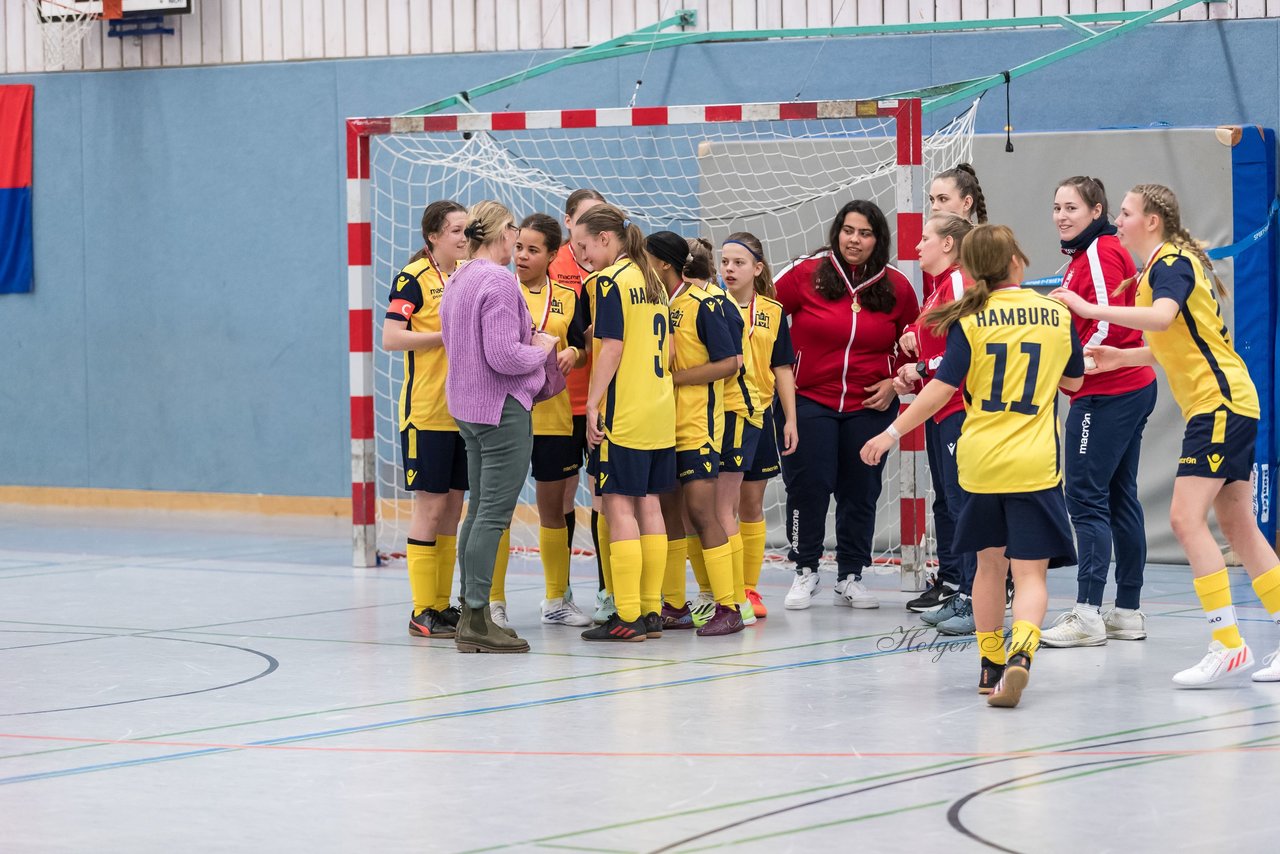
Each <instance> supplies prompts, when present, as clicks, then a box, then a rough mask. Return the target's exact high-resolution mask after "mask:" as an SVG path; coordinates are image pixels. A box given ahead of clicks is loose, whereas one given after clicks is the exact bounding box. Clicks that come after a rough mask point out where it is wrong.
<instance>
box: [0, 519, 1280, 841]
mask: <svg viewBox="0 0 1280 854" xmlns="http://www.w3.org/2000/svg"><path fill="white" fill-rule="evenodd" d="M345 535H346V531H345V529H344V527H343V526H342V525H340V524H339V523H336V522H323V523H321V522H315V521H309V520H301V521H299V520H292V519H290V520H280V519H273V520H267V519H256V518H252V517H238V516H216V517H215V516H193V515H185V514H183V515H178V514H174V515H154V514H153V515H150V516H148V515H143V514H136V513H120V512H112V513H106V512H94V513H84V512H68V511H53V510H40V511H34V510H27V509H21V508H15V507H0V647H2V648H0V851H3V852H5V854H18V853H19V852H20V853H21V854H26V852H46V851H50V852H52V851H57V852H90V851H92V852H153V851H154V852H161V851H163V852H172V851H175V850H181V851H188V852H190V851H197V852H202V851H245V852H258V851H271V852H293V851H306V852H311V854H314V852H329V851H342V852H346V851H351V852H381V851H387V852H393V851H394V852H398V851H406V852H408V851H412V852H435V851H451V852H453V851H481V850H515V851H555V850H562V851H609V852H613V851H637V852H638V851H658V850H664V851H665V850H672V851H697V850H703V849H707V848H717V847H723V848H733V849H740V850H746V851H804V852H808V851H906V850H916V851H930V852H948V854H949V853H950V852H965V851H985V850H1000V851H1019V852H1053V851H1062V852H1079V851H1090V852H1097V851H1123V852H1134V851H1167V850H1231V851H1236V852H1241V851H1274V850H1276V849H1275V844H1276V838H1277V825H1278V820H1277V818H1276V813H1277V806H1280V802H1278V801H1277V794H1276V793H1277V792H1280V755H1277V752H1276V751H1277V745H1280V742H1278V741H1277V738H1280V685H1276V684H1272V685H1261V684H1253V683H1250V682H1247V681H1241V682H1237V683H1234V684H1232V685H1230V686H1228V687H1225V688H1218V689H1214V690H1207V691H1201V692H1185V691H1175V690H1173V689H1172V688H1171V686H1170V683H1169V677H1170V675H1171V674H1172V673H1173V671H1175V670H1176V669H1179V668H1181V667H1185V666H1188V665H1190V664H1192V663H1193V662H1195V661H1196V660H1198V659H1199V657H1200V655H1201V654H1202V653H1203V650H1204V644H1205V642H1206V631H1205V626H1204V621H1203V618H1202V617H1201V616H1200V612H1199V610H1198V609H1197V608H1196V605H1195V599H1194V596H1193V594H1192V592H1191V584H1190V579H1189V577H1188V575H1187V573H1186V571H1185V569H1180V568H1176V567H1155V568H1152V570H1151V572H1150V574H1149V576H1148V586H1147V590H1146V601H1145V608H1146V609H1147V612H1148V614H1149V615H1150V621H1149V628H1150V630H1151V632H1152V634H1153V637H1152V639H1150V640H1148V641H1146V642H1142V643H1120V642H1112V644H1111V645H1109V646H1106V647H1101V648H1096V649H1085V650H1048V651H1045V652H1043V654H1042V655H1041V656H1040V657H1038V658H1037V659H1036V665H1035V669H1034V671H1033V677H1032V682H1031V688H1030V690H1029V692H1028V694H1027V695H1026V696H1025V699H1024V703H1023V706H1022V707H1021V708H1020V709H1018V710H1016V711H1012V712H1010V711H1005V710H996V709H989V708H987V707H986V705H985V703H984V702H983V700H982V699H981V698H980V697H979V696H978V695H977V693H976V692H975V690H974V679H975V661H974V654H973V651H972V648H967V649H964V650H960V651H945V652H942V653H941V654H939V652H938V651H937V650H936V649H926V650H910V649H905V648H902V647H900V646H899V644H898V639H899V637H900V636H899V635H898V634H897V632H898V629H899V627H900V626H903V625H907V626H913V625H915V623H914V622H913V621H912V620H911V619H910V618H909V617H908V616H907V615H906V612H905V611H904V610H903V608H902V602H903V600H904V598H905V597H904V596H903V595H902V594H899V593H897V592H896V589H895V588H896V578H895V577H892V576H882V577H877V578H874V579H872V585H873V586H875V587H877V588H878V589H879V590H880V592H881V593H882V595H883V601H884V606H883V607H882V608H881V609H880V610H878V611H860V612H851V611H848V610H837V609H835V608H834V607H832V606H831V604H830V595H831V594H830V583H829V581H827V580H826V579H824V583H823V591H822V595H821V596H820V598H819V600H818V602H817V604H816V605H815V606H814V607H813V608H812V609H811V610H809V611H805V612H791V613H789V612H786V611H784V610H783V609H782V608H781V607H780V605H781V597H782V593H783V591H784V590H785V588H786V585H787V581H788V579H787V576H786V575H785V573H783V572H782V571H770V572H768V573H767V574H766V577H765V580H764V583H763V584H762V589H763V591H764V592H765V595H766V599H767V601H768V603H769V604H770V605H772V606H774V607H773V610H772V611H771V616H770V617H769V619H768V620H767V621H764V622H763V623H761V624H759V625H757V626H756V627H754V628H752V629H748V630H747V631H746V632H745V633H743V634H741V635H738V636H734V637H730V638H719V639H705V640H703V639H698V638H695V637H693V636H691V635H689V634H682V635H674V636H673V635H670V634H669V635H668V636H667V637H665V638H663V639H662V640H660V641H649V642H646V643H644V644H635V645H627V646H625V647H623V646H607V647H600V646H589V645H587V644H585V643H583V642H581V641H579V640H578V639H577V633H576V631H573V630H568V629H552V628H544V627H542V626H540V625H539V624H538V621H537V617H536V609H537V604H538V600H539V599H540V596H541V593H540V590H541V582H540V576H539V571H538V568H537V566H536V565H535V564H533V563H532V562H529V561H525V560H521V561H513V563H512V568H511V576H510V581H509V583H508V590H509V595H510V597H511V601H512V612H513V614H514V621H515V624H516V625H517V627H518V628H519V629H521V630H522V632H523V633H525V634H526V635H527V636H528V637H529V639H530V642H531V643H532V645H533V653H532V654H530V655H525V656H492V657H489V656H462V655H458V654H457V653H455V652H454V650H453V646H452V644H451V643H449V642H442V641H436V642H432V641H427V640H421V639H411V638H409V637H408V636H407V634H406V632H405V622H406V618H407V615H408V614H407V612H408V603H407V583H406V581H405V578H404V570H403V568H397V569H379V570H369V571H363V570H353V569H351V568H349V567H348V566H346V563H347V562H348V545H347V541H346V538H345ZM591 572H593V570H592V569H591V568H589V567H588V566H587V565H586V564H585V563H584V564H582V565H579V566H575V570H574V574H575V577H576V578H577V579H578V584H577V589H578V591H579V599H580V600H582V599H586V598H587V597H588V595H589V592H590V589H591V582H590V581H589V576H590V574H591ZM1072 577H1073V573H1072V572H1071V571H1070V570H1068V571H1066V572H1065V573H1062V572H1059V573H1058V574H1057V575H1056V576H1055V578H1054V580H1053V583H1052V590H1053V592H1054V593H1055V598H1054V604H1055V605H1056V606H1067V605H1068V604H1069V603H1070V601H1071V599H1072V593H1073V590H1074V587H1073V583H1072V581H1073V578H1072ZM1236 579H1237V586H1236V589H1237V590H1238V591H1239V592H1240V596H1239V598H1240V599H1241V600H1242V603H1243V607H1242V608H1241V612H1240V613H1241V616H1242V617H1243V618H1244V631H1245V634H1246V636H1247V638H1248V639H1249V640H1250V641H1251V642H1253V643H1254V644H1255V648H1256V650H1257V652H1258V653H1259V656H1261V655H1263V654H1266V653H1268V652H1270V651H1272V650H1274V649H1275V644H1276V641H1277V640H1278V638H1277V633H1276V631H1275V629H1274V628H1273V627H1272V626H1271V625H1269V623H1268V622H1267V621H1266V619H1265V615H1264V614H1263V613H1262V612H1261V611H1260V609H1258V608H1257V607H1255V605H1256V602H1255V601H1254V600H1253V599H1252V597H1251V596H1249V595H1248V588H1247V584H1246V582H1245V580H1244V577H1243V575H1237V576H1236ZM886 638H887V639H886ZM925 640H926V639H925V638H922V639H920V641H919V642H921V643H923V642H924V641H925Z"/></svg>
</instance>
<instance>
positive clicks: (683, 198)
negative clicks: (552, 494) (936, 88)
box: [347, 100, 977, 589]
mask: <svg viewBox="0 0 1280 854" xmlns="http://www.w3.org/2000/svg"><path fill="white" fill-rule="evenodd" d="M976 108H977V104H976V103H975V104H974V105H973V106H971V107H969V108H968V109H967V110H966V111H965V112H963V113H962V114H960V115H959V116H957V117H956V118H954V119H953V120H951V121H950V122H948V123H947V124H946V125H945V126H943V127H941V128H939V129H938V130H937V131H935V132H934V133H931V134H929V135H927V136H926V135H922V133H921V112H920V102H919V101H918V100H880V101H830V102H806V103H783V104H741V105H721V106H688V107H676V106H672V107H653V108H641V107H637V108H624V109H601V110H557V111H549V112H527V113H472V114H460V115H429V116H416V117H408V116H405V117H395V118H383V119H352V120H350V121H349V122H348V164H347V167H348V202H349V204H348V222H349V226H348V227H349V244H350V246H349V249H350V252H349V256H350V257H349V262H350V286H351V309H352V315H351V342H352V372H351V373H352V438H353V444H352V452H353V458H352V465H353V470H352V483H353V508H354V509H353V521H354V522H355V526H354V545H355V562H356V564H357V565H370V564H372V563H374V562H376V561H378V560H379V558H381V559H382V560H385V559H387V558H390V557H397V556H398V555H399V554H400V553H402V552H403V551H404V543H405V538H406V530H407V524H408V518H409V510H410V505H411V500H410V497H409V495H408V494H407V493H406V492H404V491H403V489H402V488H401V484H402V483H403V478H402V475H401V471H400V468H401V463H400V459H399V448H400V443H399V432H398V423H397V420H396V401H397V399H398V395H399V391H400V386H401V383H402V382H403V379H404V378H403V367H402V365H403V359H402V358H400V357H399V354H398V353H388V352H386V351H384V350H382V349H381V347H380V346H379V339H380V337H381V335H380V329H381V325H382V318H383V316H384V314H385V310H386V300H387V293H388V283H389V282H391V281H392V280H393V279H394V277H395V274H396V273H397V271H398V270H399V269H400V268H401V267H402V266H403V265H404V264H405V263H406V262H407V261H408V259H409V257H410V256H411V255H413V253H414V252H416V251H417V250H418V249H419V248H420V247H421V245H422V236H421V232H420V222H421V217H422V211H423V208H424V207H425V206H426V205H427V204H428V203H429V202H431V201H434V200H437V199H453V200H455V201H458V202H460V203H462V204H463V205H468V206H469V205H471V204H473V203H475V202H477V201H480V200H481V199H497V200H499V201H501V202H502V203H503V204H505V205H506V206H507V207H508V208H510V209H511V211H512V212H513V213H514V214H515V215H516V218H517V220H518V219H520V218H523V217H524V216H525V215H527V214H529V213H533V212H545V213H549V214H551V215H552V216H554V217H556V218H557V219H559V218H561V217H562V215H563V210H564V203H565V199H566V198H567V196H568V195H569V193H571V192H573V191H574V190H576V189H580V188H591V189H595V190H598V191H599V192H600V193H602V194H603V195H604V196H605V198H606V199H608V200H609V201H610V202H611V203H613V204H615V205H617V206H619V207H620V208H622V209H623V210H625V211H627V213H628V215H629V216H630V217H631V219H633V220H634V221H636V222H637V223H638V224H639V225H640V226H641V228H642V229H643V230H644V231H645V232H646V233H648V232H650V231H653V230H658V229H670V230H672V231H676V232H678V233H681V234H684V235H686V236H699V235H700V236H704V237H707V238H709V239H710V240H711V242H712V244H713V245H714V246H719V245H720V241H721V240H723V238H724V237H725V236H727V235H728V234H729V233H730V232H733V231H750V232H752V233H753V234H755V235H757V236H758V237H759V238H760V239H761V241H762V242H763V244H764V247H765V251H766V255H767V257H768V259H769V260H770V262H771V264H772V266H773V267H774V269H775V270H777V269H780V268H785V267H786V266H787V265H788V264H789V263H790V261H791V260H793V259H795V258H797V257H799V256H803V255H805V254H808V253H809V252H811V251H813V250H814V249H815V248H817V247H819V246H821V245H822V244H823V243H824V242H825V240H826V232H827V229H828V226H829V225H830V223H831V220H832V218H833V217H834V215H835V213H836V211H837V210H838V209H839V208H840V207H841V206H842V205H843V204H844V203H845V202H847V201H849V200H851V199H854V198H864V199H872V200H874V201H875V202H876V203H877V204H878V205H879V206H880V207H881V208H882V209H883V210H884V211H885V213H886V215H887V216H888V217H889V221H890V224H891V226H892V227H893V228H894V247H893V249H894V253H895V255H896V257H897V259H898V260H897V261H895V262H894V263H895V264H896V265H897V266H899V267H900V268H901V269H903V270H904V272H906V273H907V274H908V275H909V276H910V277H911V278H913V279H914V280H916V283H917V286H918V284H919V281H918V279H919V275H918V270H917V269H916V265H915V263H914V261H913V260H912V259H914V258H915V244H916V242H917V241H918V238H919V230H920V226H921V220H922V217H921V214H922V212H923V211H924V207H925V192H926V187H925V182H926V181H927V180H928V176H929V175H932V174H935V173H936V172H938V171H941V170H943V169H947V168H950V167H952V166H954V165H955V164H956V163H959V162H967V161H969V160H970V155H971V145H972V137H973V128H974V116H975V113H976ZM915 447H917V446H915V445H913V444H912V443H911V442H909V441H908V442H904V445H903V450H902V451H901V452H899V453H897V454H895V455H893V456H892V457H891V459H890V461H889V463H888V466H887V468H886V470H885V475H884V490H883V493H882V495H881V499H880V509H879V513H878V515H877V523H876V527H877V533H876V562H877V564H879V565H882V566H884V567H885V571H886V572H897V571H898V566H899V565H903V566H904V570H903V571H904V589H905V588H906V586H907V583H908V579H907V578H906V577H905V574H906V573H907V571H908V570H909V571H910V572H911V573H914V574H915V575H914V577H913V578H912V579H911V583H913V584H918V582H919V569H920V567H921V565H922V564H923V562H924V560H925V552H926V550H927V547H928V542H927V539H928V532H927V530H926V521H925V519H926V515H925V509H924V508H925V505H926V503H927V498H928V495H927V487H928V483H929V478H928V473H927V468H926V467H925V463H924V453H923V443H922V442H921V443H920V444H919V446H918V449H917V450H913V448H915ZM579 506H580V507H584V508H589V507H590V495H589V493H588V491H587V486H586V480H585V477H584V480H583V482H582V484H580V488H579ZM785 506H786V496H785V492H784V490H783V488H782V484H781V479H775V480H774V481H773V482H771V483H770V485H769V489H768V492H767V495H766V521H767V523H768V548H769V555H770V557H771V558H772V559H774V560H779V559H781V557H782V556H784V555H785V553H786V549H787V535H786V530H785V526H784V524H783V517H784V515H785ZM833 532H834V516H833V515H829V517H828V542H829V543H832V542H834V540H833ZM511 543H512V547H513V549H521V550H535V549H536V548H537V543H538V525H537V512H536V506H535V502H534V494H533V481H532V479H530V481H529V482H528V483H527V484H526V487H525V490H524V492H523V494H522V495H521V501H520V504H519V506H518V509H517V512H516V518H515V520H514V521H513V525H512V535H511ZM574 546H575V547H576V548H577V549H580V550H583V549H585V550H589V549H590V548H591V541H590V532H589V530H588V529H587V526H586V525H585V524H583V525H579V527H578V534H577V541H576V542H575V543H574ZM904 546H905V548H904ZM907 564H909V567H908V566H906V565H907Z"/></svg>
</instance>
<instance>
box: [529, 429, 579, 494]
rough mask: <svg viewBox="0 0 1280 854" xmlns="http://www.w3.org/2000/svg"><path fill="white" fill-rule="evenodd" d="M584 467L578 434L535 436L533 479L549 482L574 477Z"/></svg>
mask: <svg viewBox="0 0 1280 854" xmlns="http://www.w3.org/2000/svg"><path fill="white" fill-rule="evenodd" d="M580 468H582V452H581V451H580V450H578V439H577V437H576V436H534V437H533V479H534V480H536V481H538V482H539V483H549V482H552V481H557V480H564V479H565V478H567V477H573V476H574V475H576V474H577V473H578V469H580Z"/></svg>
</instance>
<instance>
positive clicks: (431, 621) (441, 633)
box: [409, 608, 458, 638]
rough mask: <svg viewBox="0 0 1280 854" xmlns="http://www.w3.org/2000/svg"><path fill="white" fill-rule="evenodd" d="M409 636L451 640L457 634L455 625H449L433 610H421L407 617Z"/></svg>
mask: <svg viewBox="0 0 1280 854" xmlns="http://www.w3.org/2000/svg"><path fill="white" fill-rule="evenodd" d="M409 634H410V635H412V636H414V637H419V638H452V637H456V636H457V634H458V629H457V624H456V623H455V624H454V625H449V623H448V622H447V621H445V619H444V617H443V616H442V615H441V613H440V612H439V611H437V610H436V609H435V608H423V609H422V611H421V612H420V613H417V614H411V615H410V616H409Z"/></svg>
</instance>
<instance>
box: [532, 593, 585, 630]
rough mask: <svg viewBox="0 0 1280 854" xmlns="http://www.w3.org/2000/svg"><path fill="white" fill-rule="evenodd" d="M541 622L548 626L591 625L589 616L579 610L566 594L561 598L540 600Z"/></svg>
mask: <svg viewBox="0 0 1280 854" xmlns="http://www.w3.org/2000/svg"><path fill="white" fill-rule="evenodd" d="M542 622H544V623H546V624H547V625H548V626H577V627H579V628H581V627H582V626H589V625H591V622H592V620H591V618H590V617H588V616H587V615H586V614H584V613H582V611H581V610H579V608H578V606H577V605H575V604H573V601H572V600H571V599H569V598H568V597H567V596H566V597H565V598H563V599H543V600H542Z"/></svg>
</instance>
